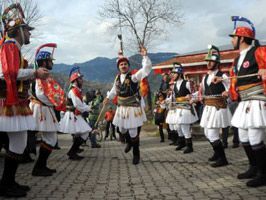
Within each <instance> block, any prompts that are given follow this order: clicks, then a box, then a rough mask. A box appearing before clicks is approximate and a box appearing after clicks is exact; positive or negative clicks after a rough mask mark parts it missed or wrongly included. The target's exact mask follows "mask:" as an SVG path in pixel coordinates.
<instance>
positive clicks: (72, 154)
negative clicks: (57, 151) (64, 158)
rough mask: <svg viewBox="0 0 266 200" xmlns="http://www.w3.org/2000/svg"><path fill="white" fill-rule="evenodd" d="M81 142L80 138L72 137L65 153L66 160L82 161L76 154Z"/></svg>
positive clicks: (81, 157)
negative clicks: (71, 142)
mask: <svg viewBox="0 0 266 200" xmlns="http://www.w3.org/2000/svg"><path fill="white" fill-rule="evenodd" d="M83 142H84V140H83V139H82V138H81V137H74V139H73V144H72V146H71V148H70V149H69V151H68V152H67V155H68V158H69V159H70V160H82V159H83V158H84V157H83V156H79V155H78V154H77V153H78V151H79V147H80V145H81V144H82V143H83Z"/></svg>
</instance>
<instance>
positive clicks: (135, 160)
mask: <svg viewBox="0 0 266 200" xmlns="http://www.w3.org/2000/svg"><path fill="white" fill-rule="evenodd" d="M139 160H140V157H139V156H136V155H134V156H133V161H132V163H133V165H137V164H139Z"/></svg>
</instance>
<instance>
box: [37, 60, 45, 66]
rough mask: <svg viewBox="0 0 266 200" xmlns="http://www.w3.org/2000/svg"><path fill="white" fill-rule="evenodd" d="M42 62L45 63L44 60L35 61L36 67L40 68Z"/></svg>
mask: <svg viewBox="0 0 266 200" xmlns="http://www.w3.org/2000/svg"><path fill="white" fill-rule="evenodd" d="M44 61H45V60H37V64H38V66H39V67H41V66H42V64H43V62H44Z"/></svg>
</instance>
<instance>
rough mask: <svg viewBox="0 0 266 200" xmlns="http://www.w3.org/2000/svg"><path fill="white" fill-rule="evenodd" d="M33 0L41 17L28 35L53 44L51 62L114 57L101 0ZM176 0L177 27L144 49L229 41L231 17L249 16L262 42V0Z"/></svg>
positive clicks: (265, 22)
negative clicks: (179, 23)
mask: <svg viewBox="0 0 266 200" xmlns="http://www.w3.org/2000/svg"><path fill="white" fill-rule="evenodd" d="M36 1H37V2H38V5H39V9H40V12H41V15H42V16H43V18H42V21H41V25H39V26H38V27H37V30H36V33H35V34H37V33H41V34H40V36H39V37H38V38H33V39H32V44H33V45H34V46H36V47H37V46H39V45H41V44H43V43H48V42H55V43H57V44H58V48H57V50H56V53H55V57H56V63H66V64H73V63H80V62H85V61H88V60H90V59H93V58H95V57H98V56H100V57H109V58H113V57H116V56H117V51H118V41H117V40H116V35H114V34H113V35H112V34H110V32H108V23H107V22H104V21H102V20H100V19H99V17H98V13H97V12H98V10H99V6H101V5H102V4H103V2H104V0H89V1H88V0H86V1H85V0H56V1H55V0H45V1H44V0H36ZM177 1H178V0H177ZM180 4H181V11H182V13H183V14H184V17H183V25H182V26H180V27H175V26H173V27H171V33H169V35H168V37H167V38H166V39H165V40H163V41H158V42H157V43H156V45H155V46H154V47H153V48H152V49H149V51H150V52H153V53H156V52H176V53H187V52H191V51H197V50H202V49H205V48H206V47H207V45H208V44H216V45H225V44H230V38H229V37H228V34H230V33H231V32H232V30H233V23H232V22H231V20H230V16H232V15H240V16H244V17H247V18H249V19H250V20H251V21H252V22H253V23H254V24H255V26H256V29H257V35H256V37H257V38H258V39H259V40H264V41H266V12H265V9H266V1H265V0H222V1H221V0H180ZM126 54H130V53H129V52H126ZM127 56H130V55H127Z"/></svg>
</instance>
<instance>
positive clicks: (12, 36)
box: [7, 27, 19, 38]
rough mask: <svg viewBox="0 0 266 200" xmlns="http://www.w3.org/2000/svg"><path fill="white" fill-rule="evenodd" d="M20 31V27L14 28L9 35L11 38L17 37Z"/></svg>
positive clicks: (8, 32)
mask: <svg viewBox="0 0 266 200" xmlns="http://www.w3.org/2000/svg"><path fill="white" fill-rule="evenodd" d="M18 31H19V28H18V27H16V28H13V29H11V30H8V31H7V35H8V37H10V38H14V37H16V36H17V35H18Z"/></svg>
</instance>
